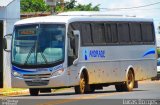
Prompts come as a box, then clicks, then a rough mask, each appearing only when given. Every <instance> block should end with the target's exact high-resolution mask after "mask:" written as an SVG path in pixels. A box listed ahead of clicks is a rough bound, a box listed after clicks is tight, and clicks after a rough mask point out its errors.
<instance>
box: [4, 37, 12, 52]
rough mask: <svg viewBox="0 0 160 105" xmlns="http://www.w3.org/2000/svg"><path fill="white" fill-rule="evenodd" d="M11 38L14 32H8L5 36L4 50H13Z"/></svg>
mask: <svg viewBox="0 0 160 105" xmlns="http://www.w3.org/2000/svg"><path fill="white" fill-rule="evenodd" d="M11 38H12V34H7V35H5V36H4V37H3V50H4V51H6V52H10V51H11Z"/></svg>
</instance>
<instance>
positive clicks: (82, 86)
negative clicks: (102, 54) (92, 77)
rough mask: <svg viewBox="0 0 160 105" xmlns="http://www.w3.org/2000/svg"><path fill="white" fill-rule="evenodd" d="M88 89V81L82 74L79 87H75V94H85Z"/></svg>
mask: <svg viewBox="0 0 160 105" xmlns="http://www.w3.org/2000/svg"><path fill="white" fill-rule="evenodd" d="M86 88H87V80H86V79H85V77H84V74H83V73H82V74H81V76H80V81H79V86H75V87H74V89H75V93H76V94H84V93H86Z"/></svg>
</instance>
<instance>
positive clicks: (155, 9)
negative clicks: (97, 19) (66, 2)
mask: <svg viewBox="0 0 160 105" xmlns="http://www.w3.org/2000/svg"><path fill="white" fill-rule="evenodd" d="M77 2H78V3H80V4H88V3H92V5H93V6H95V5H100V6H99V7H100V8H101V9H100V11H106V12H107V13H109V14H123V15H131V16H133V15H136V17H144V18H153V19H154V24H155V30H156V37H157V45H158V46H160V34H159V33H158V25H160V0H77ZM157 2H159V3H158V4H156V5H151V6H147V7H142V8H136V9H133V8H132V9H121V10H119V9H118V10H113V9H115V8H131V7H139V6H144V5H149V4H153V3H157ZM102 8H108V9H102Z"/></svg>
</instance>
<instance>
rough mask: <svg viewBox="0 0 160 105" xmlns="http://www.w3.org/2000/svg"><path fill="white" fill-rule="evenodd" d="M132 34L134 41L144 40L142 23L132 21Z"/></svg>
mask: <svg viewBox="0 0 160 105" xmlns="http://www.w3.org/2000/svg"><path fill="white" fill-rule="evenodd" d="M130 36H131V41H132V42H141V41H142V38H141V25H140V23H130Z"/></svg>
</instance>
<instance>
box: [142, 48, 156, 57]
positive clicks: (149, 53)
mask: <svg viewBox="0 0 160 105" xmlns="http://www.w3.org/2000/svg"><path fill="white" fill-rule="evenodd" d="M155 53H156V51H155V48H151V49H149V50H147V51H146V52H145V53H144V55H143V57H145V56H147V55H152V54H155Z"/></svg>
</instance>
